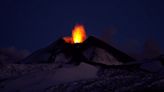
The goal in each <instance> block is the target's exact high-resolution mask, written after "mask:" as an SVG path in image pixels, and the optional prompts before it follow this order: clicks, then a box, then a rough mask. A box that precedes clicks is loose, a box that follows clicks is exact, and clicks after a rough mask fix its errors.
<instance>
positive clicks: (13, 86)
mask: <svg viewBox="0 0 164 92" xmlns="http://www.w3.org/2000/svg"><path fill="white" fill-rule="evenodd" d="M154 62H157V61H154ZM154 62H153V63H151V62H148V61H145V62H144V63H141V62H135V63H133V64H132V63H131V64H129V65H128V64H127V65H111V66H109V67H102V66H94V65H91V64H87V63H81V64H80V65H72V64H64V65H63V66H60V67H59V66H58V65H55V64H8V65H1V68H0V92H18V91H19V92H111V91H112V92H113V91H115V92H123V91H124V92H127V91H132V92H136V91H145V90H146V91H150V90H151V91H152V90H154V91H159V90H160V91H161V90H163V91H164V68H163V66H162V65H161V66H160V68H158V70H156V69H157V67H159V64H160V63H157V64H155V63H154ZM152 65H154V66H152ZM149 66H150V67H149ZM148 67H149V68H151V67H154V68H155V67H156V69H155V70H156V71H154V69H153V71H151V69H149V68H148Z"/></svg>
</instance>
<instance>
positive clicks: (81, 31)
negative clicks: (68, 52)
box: [63, 24, 87, 44]
mask: <svg viewBox="0 0 164 92" xmlns="http://www.w3.org/2000/svg"><path fill="white" fill-rule="evenodd" d="M86 38H87V36H86V32H85V28H84V26H83V25H81V24H77V25H76V26H75V27H74V29H73V30H72V37H64V38H63V39H64V40H65V42H67V43H71V44H74V43H82V42H84V41H85V40H86Z"/></svg>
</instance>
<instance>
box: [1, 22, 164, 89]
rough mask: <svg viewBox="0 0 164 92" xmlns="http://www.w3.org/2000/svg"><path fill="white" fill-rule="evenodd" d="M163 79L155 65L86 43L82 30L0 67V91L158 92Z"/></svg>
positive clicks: (108, 47) (77, 28)
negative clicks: (15, 61)
mask: <svg viewBox="0 0 164 92" xmlns="http://www.w3.org/2000/svg"><path fill="white" fill-rule="evenodd" d="M160 60H161V61H162V60H163V57H162V56H161V58H160ZM163 80H164V67H163V65H162V63H161V62H160V61H159V60H143V61H136V60H135V59H134V58H132V57H130V56H128V55H127V54H125V53H123V52H121V51H120V50H118V49H116V48H114V47H113V46H111V45H109V44H107V43H105V42H103V41H102V40H100V39H98V38H96V37H94V36H89V37H88V38H87V36H86V32H85V29H84V27H83V26H82V25H77V26H75V28H74V30H73V33H72V37H63V38H60V39H58V40H56V41H55V42H53V43H52V44H50V45H49V46H47V47H45V48H41V49H39V50H37V51H35V52H34V53H32V54H31V55H30V56H28V57H27V58H25V59H24V60H21V61H20V62H19V64H7V65H2V66H1V67H0V92H17V91H19V92H150V91H153V92H161V91H162V92H163V91H164V81H163Z"/></svg>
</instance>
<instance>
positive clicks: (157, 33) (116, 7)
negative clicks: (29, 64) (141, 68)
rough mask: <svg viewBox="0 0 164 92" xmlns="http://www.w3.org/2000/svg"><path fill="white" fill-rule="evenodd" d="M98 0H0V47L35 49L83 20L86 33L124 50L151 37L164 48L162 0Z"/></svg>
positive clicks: (134, 48) (135, 48)
mask: <svg viewBox="0 0 164 92" xmlns="http://www.w3.org/2000/svg"><path fill="white" fill-rule="evenodd" d="M100 1H101V2H96V1H94V2H91V1H90V2H89V0H87V1H86V2H85V1H81V2H80V1H78V0H76V1H70V0H67V2H62V1H61V2H57V1H55V0H2V1H0V25H1V26H0V42H1V43H0V47H1V48H2V47H13V46H14V47H16V48H18V49H27V50H29V51H35V50H37V49H39V48H42V47H45V46H47V45H49V44H50V43H52V42H53V41H55V40H57V39H58V38H60V37H63V36H68V35H71V30H72V28H73V26H74V25H75V24H76V23H82V24H84V26H85V27H86V31H87V34H88V35H94V36H96V37H99V38H102V39H104V38H105V39H106V40H107V41H108V40H109V39H110V40H111V39H112V44H113V45H114V46H116V47H117V48H120V49H122V50H124V51H142V49H143V44H144V42H145V41H146V40H148V39H153V40H154V41H156V43H157V44H158V45H159V47H160V49H161V52H162V53H163V52H164V48H163V47H164V43H163V42H164V41H163V39H164V1H163V0H107V1H106V2H102V0H100ZM111 30H114V31H113V32H110V31H111ZM108 31H109V32H108ZM108 35H109V36H108ZM111 36H112V37H111ZM108 43H110V42H108Z"/></svg>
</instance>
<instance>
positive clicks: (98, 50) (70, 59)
mask: <svg viewBox="0 0 164 92" xmlns="http://www.w3.org/2000/svg"><path fill="white" fill-rule="evenodd" d="M134 60H135V59H134V58H132V57H130V56H128V55H127V54H125V53H123V52H121V51H120V50H118V49H116V48H114V47H112V46H111V45H108V44H106V43H105V42H103V41H101V40H99V39H97V38H95V37H93V36H90V37H88V39H86V40H85V41H84V42H83V43H76V44H70V43H67V42H65V40H63V39H62V38H61V39H58V40H57V41H55V42H53V43H52V44H50V45H49V46H47V47H46V48H42V49H40V50H38V51H36V52H34V53H33V54H31V55H30V56H29V57H27V58H26V59H24V60H23V61H21V63H26V64H34V63H35V64H39V63H56V64H60V63H73V64H77V65H78V64H80V62H86V63H91V64H100V65H120V64H122V63H127V62H131V61H134Z"/></svg>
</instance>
